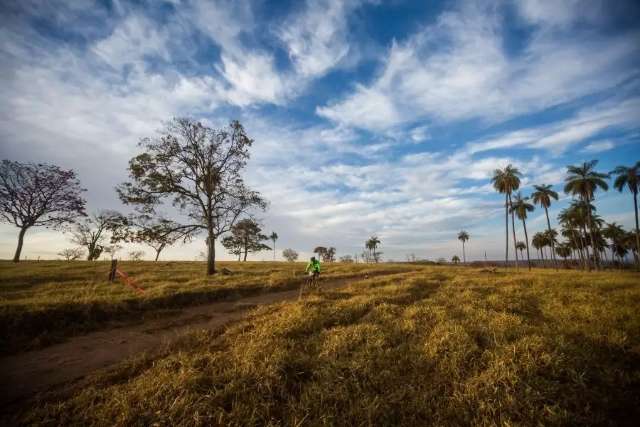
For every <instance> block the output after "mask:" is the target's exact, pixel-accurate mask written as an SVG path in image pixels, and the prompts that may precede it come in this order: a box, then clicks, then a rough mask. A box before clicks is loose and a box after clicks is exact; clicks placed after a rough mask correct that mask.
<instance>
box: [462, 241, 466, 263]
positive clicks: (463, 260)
mask: <svg viewBox="0 0 640 427" xmlns="http://www.w3.org/2000/svg"><path fill="white" fill-rule="evenodd" d="M462 262H463V263H465V264H466V263H467V256H466V255H465V253H464V240H463V241H462Z"/></svg>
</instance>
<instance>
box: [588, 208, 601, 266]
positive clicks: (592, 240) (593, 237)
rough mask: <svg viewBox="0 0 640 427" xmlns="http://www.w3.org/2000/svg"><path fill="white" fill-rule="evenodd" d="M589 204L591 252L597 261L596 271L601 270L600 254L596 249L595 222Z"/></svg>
mask: <svg viewBox="0 0 640 427" xmlns="http://www.w3.org/2000/svg"><path fill="white" fill-rule="evenodd" d="M588 203H589V201H588V202H587V221H588V226H589V235H590V236H591V252H593V259H594V261H595V265H596V270H599V269H600V254H598V250H597V249H596V236H595V234H594V232H593V220H592V218H591V208H590V207H589V205H588Z"/></svg>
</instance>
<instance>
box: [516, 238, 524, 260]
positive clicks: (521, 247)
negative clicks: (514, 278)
mask: <svg viewBox="0 0 640 427" xmlns="http://www.w3.org/2000/svg"><path fill="white" fill-rule="evenodd" d="M525 249H527V245H525V244H524V242H521V241H518V242H516V250H519V251H520V258H522V257H523V252H524V250H525Z"/></svg>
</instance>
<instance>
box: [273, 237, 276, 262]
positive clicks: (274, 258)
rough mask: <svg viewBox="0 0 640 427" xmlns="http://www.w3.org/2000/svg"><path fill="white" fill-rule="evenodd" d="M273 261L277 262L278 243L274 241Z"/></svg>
mask: <svg viewBox="0 0 640 427" xmlns="http://www.w3.org/2000/svg"><path fill="white" fill-rule="evenodd" d="M273 260H274V261H275V260H276V241H275V240H274V241H273Z"/></svg>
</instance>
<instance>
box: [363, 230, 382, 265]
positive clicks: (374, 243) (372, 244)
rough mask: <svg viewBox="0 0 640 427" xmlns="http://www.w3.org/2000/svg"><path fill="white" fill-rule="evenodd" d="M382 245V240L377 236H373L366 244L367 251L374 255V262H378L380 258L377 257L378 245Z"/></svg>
mask: <svg viewBox="0 0 640 427" xmlns="http://www.w3.org/2000/svg"><path fill="white" fill-rule="evenodd" d="M379 244H380V239H379V238H378V237H377V236H371V237H370V238H369V240H367V241H366V242H365V244H364V245H365V247H366V248H367V249H369V252H370V253H371V252H372V253H373V260H374V261H375V262H378V256H377V255H376V249H377V248H378V245H379Z"/></svg>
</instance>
